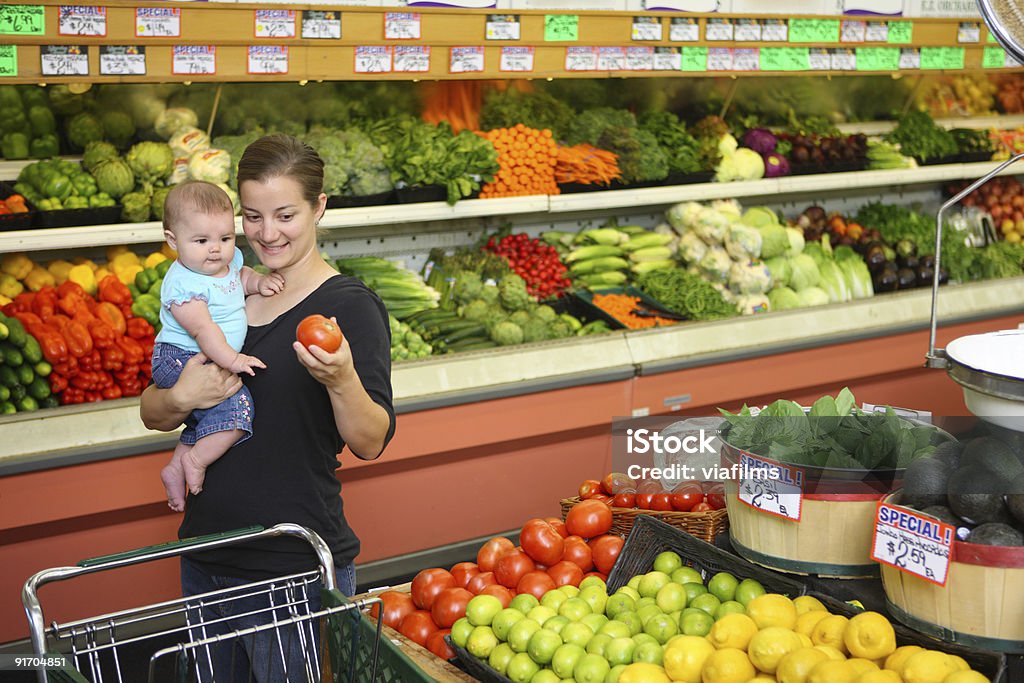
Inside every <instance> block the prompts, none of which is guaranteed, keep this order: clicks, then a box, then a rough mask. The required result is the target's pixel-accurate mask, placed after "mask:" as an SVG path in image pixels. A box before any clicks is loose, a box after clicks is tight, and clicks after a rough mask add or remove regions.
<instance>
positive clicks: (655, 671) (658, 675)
mask: <svg viewBox="0 0 1024 683" xmlns="http://www.w3.org/2000/svg"><path fill="white" fill-rule="evenodd" d="M619 683H672V681H671V680H670V679H669V677H668V676H666V675H665V670H664V669H662V668H661V667H660V666H658V665H657V664H647V663H646V662H637V663H635V664H630V665H629V666H627V667H626V668H625V669H623V670H622V673H620V674H619Z"/></svg>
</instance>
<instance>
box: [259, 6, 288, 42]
mask: <svg viewBox="0 0 1024 683" xmlns="http://www.w3.org/2000/svg"><path fill="white" fill-rule="evenodd" d="M255 34H256V37H257V38H294V37H295V12H294V11H293V10H290V9H258V10H256V29H255Z"/></svg>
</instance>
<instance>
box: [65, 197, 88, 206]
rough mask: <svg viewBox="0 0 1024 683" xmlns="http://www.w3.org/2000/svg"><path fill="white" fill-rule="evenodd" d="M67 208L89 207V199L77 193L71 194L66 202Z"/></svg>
mask: <svg viewBox="0 0 1024 683" xmlns="http://www.w3.org/2000/svg"><path fill="white" fill-rule="evenodd" d="M64 208H65V209H88V208H89V199H88V198H87V197H79V196H77V195H71V196H70V197H68V200H67V201H66V202H64Z"/></svg>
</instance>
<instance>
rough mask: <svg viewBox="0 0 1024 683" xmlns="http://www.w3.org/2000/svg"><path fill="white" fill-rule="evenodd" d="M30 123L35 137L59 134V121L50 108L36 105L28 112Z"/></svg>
mask: <svg viewBox="0 0 1024 683" xmlns="http://www.w3.org/2000/svg"><path fill="white" fill-rule="evenodd" d="M28 122H29V125H31V126H32V133H33V134H34V135H37V136H38V135H46V134H48V133H49V134H53V133H56V132H57V119H56V118H54V116H53V112H52V111H50V108H49V107H43V106H40V105H35V106H33V107H31V108H29V110H28Z"/></svg>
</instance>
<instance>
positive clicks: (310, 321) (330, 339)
mask: <svg viewBox="0 0 1024 683" xmlns="http://www.w3.org/2000/svg"><path fill="white" fill-rule="evenodd" d="M295 338H296V339H298V340H299V343H300V344H302V345H303V346H305V347H306V348H307V349H308V348H309V347H310V346H314V345H315V346H319V347H320V348H321V349H323V350H324V351H326V352H327V353H334V352H335V351H337V350H338V348H339V347H340V346H341V342H342V340H343V339H344V337H343V336H342V334H341V329H340V328H339V327H338V326H337V325H335V324H334V322H333V321H331V320H330V318H325V317H324V316H322V315H320V314H316V315H308V316H306V317H305V318H303V319H302V322H300V323H299V326H298V327H297V328H296V329H295Z"/></svg>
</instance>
